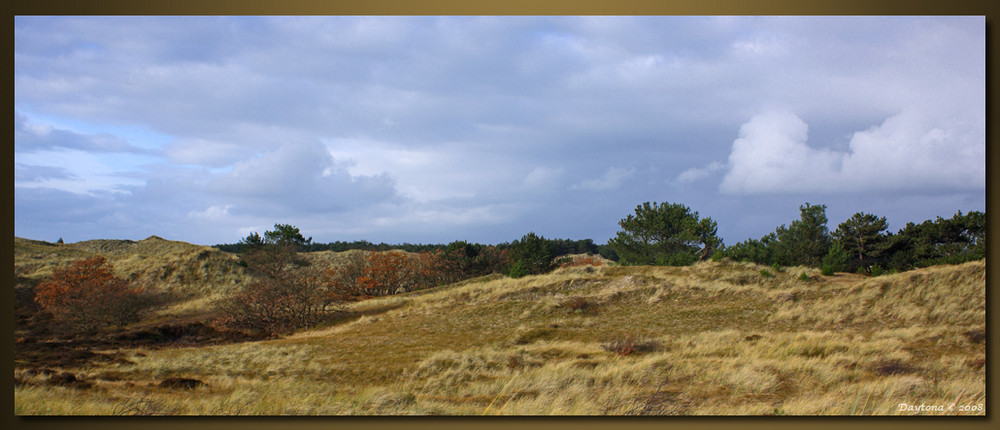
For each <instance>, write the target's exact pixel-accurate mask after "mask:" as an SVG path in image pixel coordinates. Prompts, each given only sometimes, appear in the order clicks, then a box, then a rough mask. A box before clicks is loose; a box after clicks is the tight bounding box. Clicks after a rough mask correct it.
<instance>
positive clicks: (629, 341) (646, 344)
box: [601, 334, 662, 357]
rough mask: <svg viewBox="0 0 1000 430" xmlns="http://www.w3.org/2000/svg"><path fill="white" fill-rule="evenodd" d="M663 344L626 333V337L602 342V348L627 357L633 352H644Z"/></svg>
mask: <svg viewBox="0 0 1000 430" xmlns="http://www.w3.org/2000/svg"><path fill="white" fill-rule="evenodd" d="M661 347H662V345H661V344H660V342H657V341H655V340H643V339H641V338H637V337H634V336H632V334H626V335H625V336H624V337H617V338H614V339H611V340H609V341H607V342H604V343H603V344H601V348H602V349H604V350H605V351H608V352H611V353H613V354H615V355H617V356H619V357H627V356H629V355H632V354H634V353H635V354H642V353H647V352H652V351H656V350H658V349H660V348H661Z"/></svg>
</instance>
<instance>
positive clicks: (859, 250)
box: [34, 202, 986, 334]
mask: <svg viewBox="0 0 1000 430" xmlns="http://www.w3.org/2000/svg"><path fill="white" fill-rule="evenodd" d="M827 224H828V219H827V216H826V206H825V205H812V204H809V203H805V204H804V205H802V206H800V207H799V218H798V219H796V220H793V221H791V222H790V223H789V224H788V225H784V224H783V225H781V226H779V227H777V228H776V229H775V231H774V232H771V233H768V234H766V235H764V236H763V237H761V238H760V239H747V240H745V241H742V242H739V243H736V244H734V245H730V246H726V245H725V244H724V243H723V241H722V239H721V238H719V237H718V235H717V230H718V225H717V223H716V222H715V221H714V220H712V219H711V218H710V217H701V216H700V215H699V214H698V212H696V211H692V210H691V209H690V208H689V207H687V206H685V205H683V204H679V203H656V202H646V203H643V204H640V205H638V206H637V207H636V208H635V211H634V213H633V214H629V215H627V216H626V217H625V218H623V219H622V220H621V221H619V226H620V227H621V230H620V231H619V232H618V233H617V234H616V236H615V237H613V238H611V239H610V240H609V241H608V243H607V244H603V245H597V244H595V243H594V241H593V240H590V239H584V240H570V239H546V238H545V237H543V236H540V235H538V234H536V233H534V232H529V233H527V234H525V235H524V236H522V237H521V238H520V239H518V240H514V241H512V242H508V243H502V244H498V245H483V244H476V243H469V242H465V241H455V242H452V243H449V244H447V245H403V246H399V245H386V244H379V245H375V244H372V243H370V242H365V241H360V242H350V243H347V242H332V243H330V244H325V245H321V244H314V243H313V242H312V238H311V237H310V238H306V237H304V236H303V235H302V233H301V232H300V231H299V229H298V228H297V227H294V226H292V225H289V224H275V226H274V230H269V231H266V232H264V235H263V236H262V235H259V234H258V233H256V232H254V233H251V234H250V235H248V236H247V237H245V238H243V239H242V240H241V241H240V242H239V243H237V244H232V245H217V248H219V249H222V250H224V251H225V250H235V252H237V253H238V255H239V257H240V260H239V261H240V264H241V265H243V266H244V267H246V268H248V269H249V270H250V271H251V272H252V273H253V274H254V275H255V276H254V281H252V282H250V283H248V284H247V285H244V286H243V287H242V288H240V289H238V290H236V291H233V292H232V293H231V294H229V295H227V296H226V297H224V298H222V299H221V300H219V301H218V302H217V303H216V305H215V309H216V313H217V315H218V318H217V320H216V323H218V324H220V325H223V326H230V327H233V328H237V329H251V330H256V331H261V332H267V333H272V334H273V333H282V332H287V331H291V330H294V329H297V328H303V327H311V326H314V325H316V324H319V323H321V322H322V321H324V320H325V319H327V318H329V317H330V316H331V315H336V314H338V313H339V312H340V311H341V310H342V309H343V305H344V303H346V302H348V301H351V300H357V299H360V298H365V297H372V296H380V295H388V294H396V293H401V292H407V291H413V290H419V289H423V288H429V287H434V286H438V285H444V284H449V283H454V282H458V281H462V280H465V279H470V278H474V277H479V276H484V275H490V274H502V275H505V276H510V277H513V278H517V277H521V276H526V275H535V274H542V273H546V272H548V271H550V270H552V269H554V268H555V267H557V266H559V265H566V264H570V263H569V262H567V261H564V260H566V258H565V257H564V258H563V259H559V257H560V256H565V255H567V254H588V255H591V256H592V255H595V254H600V255H601V256H603V257H605V258H608V259H610V260H613V261H617V262H618V264H623V265H673V266H678V265H689V264H693V263H695V262H698V261H704V260H706V259H711V260H715V261H720V260H724V259H728V260H732V261H749V262H753V263H758V264H763V265H779V266H809V267H818V268H820V269H821V271H822V273H823V274H824V275H832V274H833V273H834V272H845V271H846V272H861V273H867V274H870V275H880V274H882V273H883V272H884V271H905V270H910V269H913V268H918V267H926V266H931V265H937V264H958V263H962V262H966V261H972V260H979V259H982V258H985V257H986V214H985V213H984V212H978V211H973V212H969V213H966V214H963V213H962V212H961V211H959V212H957V213H956V214H955V215H954V216H952V217H951V218H942V217H937V218H936V219H934V220H927V221H924V222H922V223H919V224H917V223H912V222H911V223H907V224H906V226H905V227H904V228H902V229H900V230H899V231H897V232H896V233H892V232H890V231H888V223H887V221H886V218H885V217H879V216H876V215H873V214H868V213H863V212H858V213H855V214H854V215H852V216H851V217H850V218H848V219H847V220H845V221H843V222H841V223H840V224H838V225H837V227H836V228H835V229H834V230H832V231H831V230H830V229H829V227H828V226H827ZM317 250H331V251H332V250H337V251H346V250H362V251H365V252H360V253H351V254H350V255H348V256H345V259H344V262H343V263H342V264H339V265H337V266H336V267H333V268H325V269H321V268H317V267H313V266H312V265H311V264H310V263H309V261H308V259H306V258H304V257H303V253H305V252H313V251H317ZM389 251H392V252H389ZM586 261H587V262H586V264H591V263H595V264H599V260H597V259H596V257H595V258H592V259H586ZM112 273H113V272H112V267H111V265H110V264H108V263H107V261H106V260H104V259H103V258H102V257H92V258H89V259H85V260H80V261H77V262H74V263H72V264H70V265H69V266H67V267H65V268H62V269H56V270H55V271H54V273H53V275H52V276H51V277H50V279H48V280H47V281H45V282H43V283H42V284H41V285H39V286H38V288H37V290H36V292H35V297H34V300H35V301H36V302H37V303H38V304H39V305H40V306H41V307H42V308H43V309H45V310H46V311H47V312H49V313H51V314H52V315H53V316H54V317H55V318H56V319H57V320H62V321H65V322H67V323H71V324H73V325H74V326H76V327H78V328H80V329H82V330H85V331H94V330H97V329H100V328H102V327H106V326H124V325H126V324H128V323H131V322H134V321H138V320H139V319H140V318H141V316H142V315H143V314H145V313H147V312H149V311H150V310H151V309H153V308H155V307H157V306H159V305H160V304H162V303H163V298H162V297H159V296H158V295H157V294H154V293H152V292H151V291H150V290H149V289H148V288H145V286H137V285H134V284H133V283H132V282H130V281H128V280H125V279H121V278H117V277H115V276H114V275H113V274H112Z"/></svg>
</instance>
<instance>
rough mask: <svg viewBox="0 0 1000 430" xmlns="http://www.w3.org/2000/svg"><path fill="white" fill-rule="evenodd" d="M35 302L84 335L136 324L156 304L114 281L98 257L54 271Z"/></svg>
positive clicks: (123, 282) (142, 293)
mask: <svg viewBox="0 0 1000 430" xmlns="http://www.w3.org/2000/svg"><path fill="white" fill-rule="evenodd" d="M35 301H36V302H37V303H38V304H39V305H40V306H41V307H42V308H43V309H45V310H46V311H48V312H50V313H52V315H53V316H54V317H55V318H56V319H58V320H62V321H66V322H70V323H72V324H74V326H75V327H76V328H78V329H81V330H85V331H93V330H96V329H98V328H100V327H103V326H108V325H117V326H119V327H122V326H125V325H126V324H128V323H130V322H135V321H138V320H139V319H140V318H141V316H142V314H143V313H144V312H146V311H148V310H149V309H151V308H152V307H153V305H154V304H155V300H154V296H153V295H152V294H150V293H148V292H146V291H144V290H143V289H142V288H137V287H134V286H133V285H132V284H130V283H129V282H128V281H126V280H124V279H121V278H117V277H115V276H114V274H113V272H112V267H111V265H110V264H107V261H106V260H105V259H104V257H99V256H98V257H90V258H87V259H84V260H79V261H76V262H74V263H73V264H71V265H70V266H69V267H67V268H63V269H56V270H55V271H54V272H53V274H52V277H51V279H49V280H48V281H47V282H45V283H42V284H41V285H39V286H38V288H37V290H36V291H35Z"/></svg>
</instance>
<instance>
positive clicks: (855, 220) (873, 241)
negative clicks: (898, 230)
mask: <svg viewBox="0 0 1000 430" xmlns="http://www.w3.org/2000/svg"><path fill="white" fill-rule="evenodd" d="M887 229H888V223H887V222H886V220H885V217H881V218H879V217H877V216H875V215H872V214H866V213H863V212H858V213H856V214H854V215H853V216H851V218H849V219H848V220H847V221H844V222H842V223H841V224H840V225H839V226H837V230H836V231H834V232H833V236H834V237H835V238H837V241H839V242H840V243H841V244H842V245H843V246H844V250H845V251H846V252H847V255H848V256H849V257H850V259H851V262H850V263H849V264H850V266H851V268H852V269H854V270H857V269H858V268H864V269H865V270H866V271H867V270H868V267H869V266H870V265H871V264H872V263H874V262H876V261H877V260H878V258H879V257H880V256H881V253H882V250H883V249H884V248H885V244H886V240H887V236H886V235H885V232H886V230H887Z"/></svg>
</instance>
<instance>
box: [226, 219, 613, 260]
mask: <svg viewBox="0 0 1000 430" xmlns="http://www.w3.org/2000/svg"><path fill="white" fill-rule="evenodd" d="M271 233H272V234H278V235H279V236H289V237H295V235H298V237H297V238H296V240H294V243H295V248H296V250H298V251H299V252H319V251H332V252H345V251H353V250H360V251H380V252H382V251H393V250H398V251H406V252H434V251H443V252H445V253H450V252H451V251H453V250H454V249H456V248H469V247H471V248H470V249H467V251H468V252H469V253H472V254H475V253H478V252H479V251H480V250H482V249H484V248H486V247H493V248H495V249H496V250H498V251H507V250H509V249H510V248H511V247H512V246H514V245H515V243H516V242H517V241H514V242H502V243H498V244H495V245H483V244H478V243H469V242H466V241H462V240H459V241H454V242H451V243H448V244H413V243H403V244H388V243H384V242H382V243H373V242H369V241H367V240H358V241H353V242H344V241H336V242H329V243H314V242H313V241H312V238H311V237H310V238H308V239H306V238H304V237H302V234H301V233H300V232H299V229H298V228H296V227H294V226H292V225H288V224H275V230H272V231H271ZM264 234H265V236H266V235H267V234H268V233H267V232H265V233H264ZM266 241H267V238H266V237H264V236H261V235H259V234H257V233H251V234H250V235H249V236H247V237H246V238H244V239H243V240H241V241H240V242H237V243H229V244H218V245H215V248H216V249H219V250H220V251H225V252H231V253H234V254H242V253H245V252H248V251H250V250H252V249H253V248H254V247H255V246H258V245H260V244H263V243H264V242H266ZM545 241H547V242H548V243H549V245H550V246H551V247H552V249H553V252H554V253H555V255H557V256H562V255H569V254H598V253H600V254H601V255H605V256H606V258H607V257H608V256H614V251H613V250H611V248H610V247H608V246H607V245H598V244H596V243H594V240H593V239H581V240H572V239H545Z"/></svg>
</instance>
